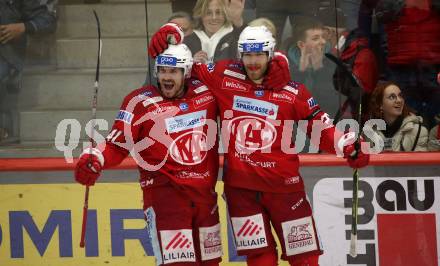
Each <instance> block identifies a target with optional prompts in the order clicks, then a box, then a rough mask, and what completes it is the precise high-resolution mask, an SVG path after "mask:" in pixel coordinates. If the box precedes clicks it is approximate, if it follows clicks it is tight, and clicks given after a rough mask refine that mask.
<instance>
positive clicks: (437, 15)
mask: <svg viewBox="0 0 440 266" xmlns="http://www.w3.org/2000/svg"><path fill="white" fill-rule="evenodd" d="M439 2H440V1H438V0H418V1H415V0H401V1H396V0H363V1H362V6H361V9H360V11H359V25H360V27H362V28H363V29H364V30H365V31H366V32H368V30H369V29H370V25H371V24H373V25H374V23H371V19H372V18H373V19H374V18H377V20H378V22H379V23H380V24H379V25H383V27H384V29H385V33H386V37H387V47H388V56H387V64H388V70H389V73H387V74H389V76H388V77H387V79H388V80H393V81H394V82H396V83H397V84H398V85H399V87H400V88H401V89H402V91H403V93H404V95H405V99H406V102H407V104H408V106H410V107H411V108H413V109H414V110H416V111H417V113H418V114H419V115H421V116H423V117H424V119H425V123H427V124H429V125H432V124H434V116H435V115H437V114H439V113H440V86H439V85H438V83H437V81H436V80H437V73H438V72H440V7H439ZM373 10H375V14H374V15H373ZM381 50H384V49H383V48H382V49H381Z"/></svg>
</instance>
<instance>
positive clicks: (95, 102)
mask: <svg viewBox="0 0 440 266" xmlns="http://www.w3.org/2000/svg"><path fill="white" fill-rule="evenodd" d="M93 15H95V19H96V25H97V29H98V58H97V62H96V74H95V84H94V86H93V100H92V120H91V122H92V124H91V125H92V126H91V132H90V143H91V145H92V148H94V147H95V146H96V145H95V141H94V130H95V120H96V107H97V105H98V86H99V68H100V63H101V48H102V40H101V25H100V23H99V18H98V14H97V13H96V11H95V10H93ZM92 148H90V149H92ZM90 152H91V150H90ZM89 164H91V162H89ZM89 190H90V187H89V186H88V185H87V186H86V191H85V194H84V207H83V220H82V227H81V241H80V242H79V246H80V247H81V248H83V247H84V246H85V237H86V227H87V211H88V209H89Z"/></svg>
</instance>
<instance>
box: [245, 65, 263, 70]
mask: <svg viewBox="0 0 440 266" xmlns="http://www.w3.org/2000/svg"><path fill="white" fill-rule="evenodd" d="M248 69H249V70H250V71H258V70H260V69H261V67H260V66H248Z"/></svg>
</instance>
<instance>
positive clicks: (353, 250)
mask: <svg viewBox="0 0 440 266" xmlns="http://www.w3.org/2000/svg"><path fill="white" fill-rule="evenodd" d="M325 56H326V57H327V58H328V59H330V60H331V61H332V62H333V63H335V64H336V65H337V66H338V67H340V68H341V69H342V71H343V72H344V73H345V74H346V75H348V77H349V78H350V80H351V81H352V82H353V83H354V84H356V85H357V86H359V88H360V90H359V94H360V95H359V110H358V117H357V120H358V124H359V127H360V125H361V117H362V90H363V89H362V86H361V84H360V82H359V80H358V78H357V77H356V76H355V75H354V74H353V72H352V71H351V69H348V67H347V66H346V65H345V64H344V63H342V61H341V60H340V59H339V58H337V57H335V56H334V55H333V54H330V53H326V54H325ZM359 149H360V142H359V138H358V139H357V140H356V143H355V150H356V153H355V155H354V157H356V156H357V154H358V152H359ZM358 192H359V171H358V169H357V168H356V169H354V171H353V198H352V206H351V236H350V256H352V257H356V256H357V248H356V246H357V243H356V242H357V221H358V204H359V198H358Z"/></svg>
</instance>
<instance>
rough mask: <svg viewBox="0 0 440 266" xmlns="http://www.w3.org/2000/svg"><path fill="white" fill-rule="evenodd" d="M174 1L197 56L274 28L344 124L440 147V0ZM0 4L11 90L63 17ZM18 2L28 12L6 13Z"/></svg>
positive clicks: (400, 146) (390, 142)
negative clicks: (36, 42)
mask: <svg viewBox="0 0 440 266" xmlns="http://www.w3.org/2000/svg"><path fill="white" fill-rule="evenodd" d="M170 1H171V7H172V12H173V14H172V16H171V17H169V18H168V20H167V21H168V22H173V23H176V24H178V25H179V26H180V27H181V28H182V29H183V31H184V33H185V38H184V43H185V44H186V45H187V46H188V47H189V48H190V50H191V52H192V53H193V56H194V61H195V62H201V63H206V64H208V63H215V62H216V61H218V60H221V59H225V58H233V57H236V56H237V52H236V51H237V40H238V36H239V34H240V33H241V31H242V29H243V28H244V27H245V26H247V25H265V26H266V27H267V28H268V29H269V30H270V31H271V32H272V33H273V35H274V37H275V39H276V40H277V48H278V49H279V50H281V51H282V52H284V53H285V54H286V55H287V57H288V59H289V63H290V71H291V75H292V78H293V80H295V81H298V82H301V83H304V84H305V85H306V86H307V88H308V89H309V90H310V91H311V93H312V95H313V96H314V97H315V100H316V101H317V102H318V103H319V104H320V106H321V108H322V109H323V110H324V111H325V112H327V113H329V114H330V116H331V117H334V118H335V119H334V122H335V123H336V122H338V121H339V120H341V119H344V118H353V119H356V120H357V119H358V118H359V119H360V121H362V123H364V122H365V121H367V120H368V119H372V118H375V119H377V118H378V119H383V120H384V121H385V123H386V125H387V128H386V129H385V130H378V129H375V130H376V131H377V132H378V135H380V136H381V137H382V138H383V140H384V143H385V150H392V151H423V150H440V143H439V139H440V130H439V126H438V125H439V123H440V0H419V1H415V0H402V1H394V0H357V1H348V0H335V1H325V0H308V1H289V0H170ZM11 3H13V4H11ZM17 3H19V4H17ZM0 5H1V9H0V10H1V16H0V96H2V95H4V94H5V93H14V90H15V91H16V90H17V89H18V88H19V84H20V78H21V73H22V69H23V62H24V56H25V48H26V36H27V35H28V34H42V33H48V32H54V31H55V27H56V17H55V14H54V13H53V12H50V11H49V10H48V8H47V5H45V4H41V3H40V1H34V0H32V1H31V0H29V1H6V0H0ZM11 5H12V6H11ZM12 9H14V10H17V12H19V13H14V12H10V13H9V14H8V13H7V12H6V11H7V10H12ZM14 14H21V15H20V16H17V17H14V16H16V15H14ZM255 18H257V19H255ZM164 22H165V21H164ZM14 25H15V26H14ZM329 55H333V56H334V57H336V58H339V60H340V61H341V62H342V64H343V65H345V66H346V67H345V69H344V68H341V66H337V65H336V64H335V62H333V61H332V60H330V59H329V58H330V57H329ZM347 69H348V70H349V71H348V72H347V71H346V70H347ZM351 73H352V74H353V75H354V77H355V78H356V82H353V79H352V77H351V76H350V75H351ZM147 81H148V78H147ZM152 82H154V81H152ZM3 98H4V97H3V96H2V97H0V99H3ZM360 103H361V104H362V113H361V114H359V108H358V107H359V104H360ZM1 106H3V104H0V107H1ZM8 112H9V111H8V110H4V108H1V109H0V118H1V119H0V122H1V124H0V143H1V142H2V141H4V140H5V139H7V138H8V134H9V131H10V129H8V123H10V122H8V120H11V118H8V117H7V113H8ZM359 116H360V117H359Z"/></svg>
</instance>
